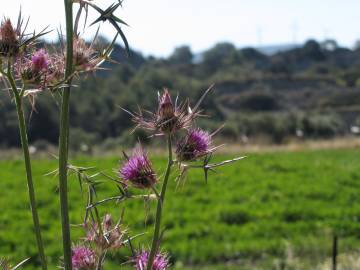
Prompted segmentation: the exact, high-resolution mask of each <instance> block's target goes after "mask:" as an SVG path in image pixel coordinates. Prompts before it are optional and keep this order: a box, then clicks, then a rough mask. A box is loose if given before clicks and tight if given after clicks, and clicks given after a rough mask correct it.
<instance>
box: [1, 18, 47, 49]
mask: <svg viewBox="0 0 360 270" xmlns="http://www.w3.org/2000/svg"><path fill="white" fill-rule="evenodd" d="M26 26H27V23H25V24H24V19H23V17H22V15H21V11H20V13H19V17H18V19H17V24H16V26H14V25H13V24H12V22H11V20H10V19H8V18H5V19H3V20H2V22H1V24H0V55H1V56H17V55H18V54H19V53H22V52H25V51H27V49H29V48H33V47H34V44H35V42H36V40H37V39H39V38H40V37H41V36H43V35H45V34H47V33H48V32H46V28H45V29H43V30H42V31H41V32H40V33H38V34H35V33H33V34H28V33H26Z"/></svg>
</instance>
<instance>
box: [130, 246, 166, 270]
mask: <svg viewBox="0 0 360 270" xmlns="http://www.w3.org/2000/svg"><path fill="white" fill-rule="evenodd" d="M149 255H150V253H149V252H148V251H146V250H142V251H141V252H139V253H138V254H137V255H136V257H135V258H134V262H135V269H136V270H144V269H146V265H147V262H148V259H149ZM168 267H169V258H168V257H167V255H166V254H162V253H157V254H156V255H155V258H154V262H153V265H152V268H151V269H152V270H166V269H167V268H168Z"/></svg>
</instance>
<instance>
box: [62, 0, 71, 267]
mask: <svg viewBox="0 0 360 270" xmlns="http://www.w3.org/2000/svg"><path fill="white" fill-rule="evenodd" d="M72 3H73V1H72V0H64V4H65V16H66V42H67V43H66V44H67V49H66V69H65V79H66V78H69V77H70V75H71V74H72V69H73V63H72V58H73V57H72V56H73V11H72ZM70 85H71V80H69V81H67V86H66V87H65V88H64V90H63V93H62V103H61V113H60V134H59V192H60V208H61V227H62V238H63V252H64V268H65V270H71V269H72V264H71V238H70V223H69V207H68V196H67V192H68V190H67V169H68V168H67V165H68V145H69V103H70Z"/></svg>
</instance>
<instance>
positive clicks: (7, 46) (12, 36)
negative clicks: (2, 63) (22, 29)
mask: <svg viewBox="0 0 360 270" xmlns="http://www.w3.org/2000/svg"><path fill="white" fill-rule="evenodd" d="M18 46H19V39H18V32H17V30H16V29H15V28H14V27H13V25H12V23H11V21H10V19H4V20H3V21H2V22H1V25H0V55H4V56H8V55H13V54H15V53H17V51H18Z"/></svg>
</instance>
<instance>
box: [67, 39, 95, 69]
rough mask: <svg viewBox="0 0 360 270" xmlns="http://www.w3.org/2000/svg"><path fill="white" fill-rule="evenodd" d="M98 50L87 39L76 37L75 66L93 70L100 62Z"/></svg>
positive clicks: (74, 46) (74, 49)
mask: <svg viewBox="0 0 360 270" xmlns="http://www.w3.org/2000/svg"><path fill="white" fill-rule="evenodd" d="M96 54H97V53H96V51H95V50H94V49H93V47H92V46H91V45H90V46H88V45H87V44H86V42H85V40H83V39H81V38H75V39H74V42H73V56H74V58H73V59H74V60H73V61H74V66H75V69H76V70H79V71H89V70H93V69H94V68H95V67H96V66H97V65H98V63H99V61H100V60H99V59H98V58H97V56H96Z"/></svg>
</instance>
